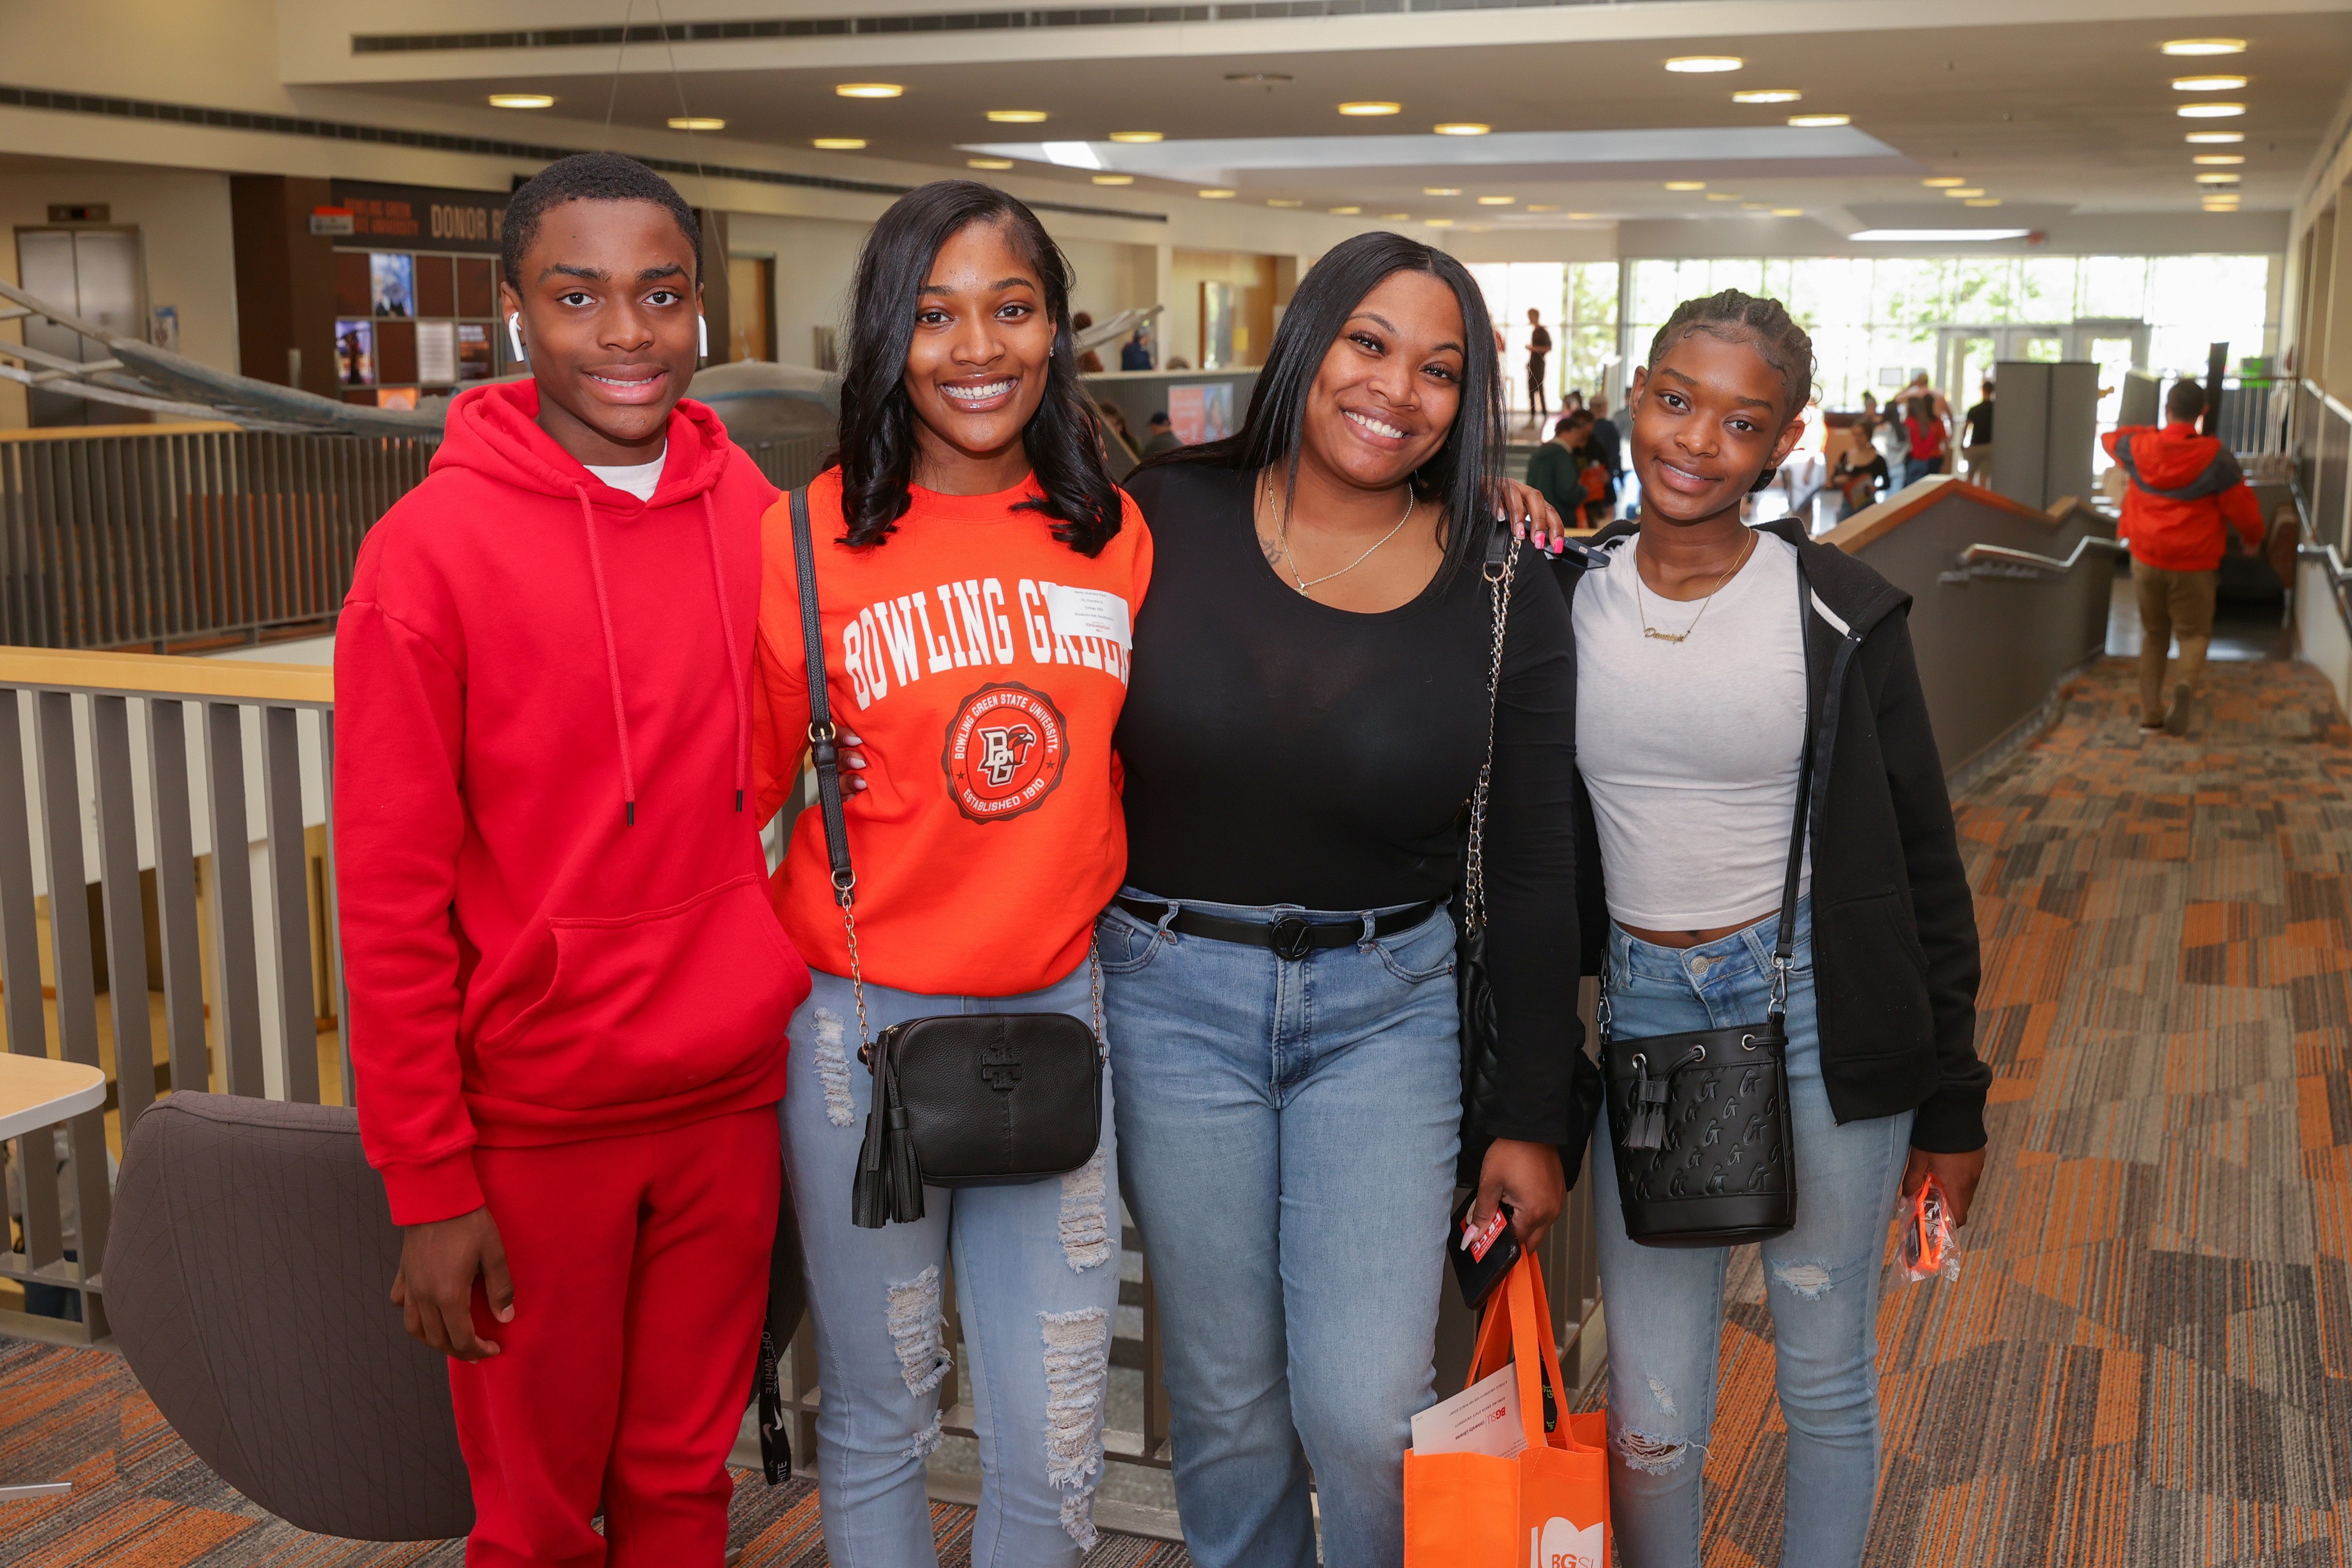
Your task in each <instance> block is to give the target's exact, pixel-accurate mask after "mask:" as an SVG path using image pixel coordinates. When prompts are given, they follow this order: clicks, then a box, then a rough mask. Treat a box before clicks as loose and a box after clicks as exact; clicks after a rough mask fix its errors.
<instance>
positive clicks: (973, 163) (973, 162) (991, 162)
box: [963, 158, 1013, 169]
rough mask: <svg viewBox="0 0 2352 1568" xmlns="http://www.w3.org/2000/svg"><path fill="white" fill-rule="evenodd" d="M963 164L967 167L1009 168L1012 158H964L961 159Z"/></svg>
mask: <svg viewBox="0 0 2352 1568" xmlns="http://www.w3.org/2000/svg"><path fill="white" fill-rule="evenodd" d="M963 165H964V167H965V168H967V169H1009V168H1011V167H1013V160H1012V159H1010V158H966V159H965V160H964V161H963Z"/></svg>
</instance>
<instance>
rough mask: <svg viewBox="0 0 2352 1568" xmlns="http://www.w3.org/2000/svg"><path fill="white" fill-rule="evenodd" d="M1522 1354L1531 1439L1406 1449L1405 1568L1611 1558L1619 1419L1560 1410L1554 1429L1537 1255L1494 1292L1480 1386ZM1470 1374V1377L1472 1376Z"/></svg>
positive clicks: (1562, 1387)
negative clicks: (1502, 1448)
mask: <svg viewBox="0 0 2352 1568" xmlns="http://www.w3.org/2000/svg"><path fill="white" fill-rule="evenodd" d="M1507 1364H1515V1365H1516V1366H1517V1372H1518V1394H1519V1419H1520V1422H1521V1424H1522V1425H1523V1426H1524V1427H1525V1428H1526V1432H1527V1443H1528V1446H1527V1447H1526V1448H1525V1450H1523V1451H1522V1452H1521V1453H1520V1454H1518V1456H1517V1457H1516V1458H1508V1459H1504V1458H1495V1457H1494V1456H1492V1455H1489V1454H1414V1453H1407V1454H1406V1455H1405V1457H1404V1568H1609V1462H1608V1455H1607V1453H1606V1451H1605V1444H1606V1442H1607V1436H1608V1417H1607V1416H1606V1415H1602V1414H1601V1413H1600V1412H1598V1411H1594V1412H1591V1413H1588V1414H1581V1415H1571V1414H1569V1413H1568V1412H1567V1411H1566V1410H1565V1409H1563V1410H1562V1411H1561V1414H1560V1418H1559V1430H1558V1431H1555V1432H1546V1431H1545V1430H1544V1384H1542V1383H1541V1382H1539V1381H1538V1376H1539V1375H1540V1377H1542V1378H1548V1379H1549V1380H1550V1384H1549V1386H1550V1388H1551V1389H1552V1390H1553V1391H1554V1392H1555V1393H1556V1394H1557V1395H1558V1403H1559V1405H1562V1406H1564V1405H1566V1404H1567V1388H1568V1385H1567V1384H1566V1383H1564V1382H1563V1381H1562V1380H1561V1378H1560V1373H1559V1351H1558V1349H1557V1348H1556V1347H1555V1346H1554V1345H1553V1343H1552V1337H1551V1306H1550V1303H1549V1301H1548V1300H1546V1298H1545V1295H1544V1283H1543V1270H1542V1269H1541V1268H1538V1267H1537V1264H1536V1260H1535V1258H1534V1255H1533V1254H1529V1255H1528V1256H1526V1257H1523V1258H1520V1259H1519V1261H1518V1265H1517V1267H1516V1268H1513V1269H1512V1270H1511V1272H1510V1276H1509V1278H1507V1279H1505V1280H1504V1282H1503V1285H1502V1288H1501V1289H1497V1290H1496V1292H1495V1293H1494V1295H1493V1296H1492V1297H1491V1298H1489V1299H1488V1300H1487V1303H1486V1317H1485V1318H1484V1320H1482V1321H1480V1323H1479V1325H1478V1352H1477V1354H1476V1355H1475V1357H1474V1358H1473V1359H1472V1363H1471V1366H1470V1377H1469V1384H1475V1383H1476V1382H1478V1381H1479V1379H1481V1378H1484V1377H1486V1376H1489V1375H1491V1374H1492V1373H1496V1372H1498V1371H1500V1370H1501V1369H1502V1368H1503V1367H1504V1366H1505V1365H1507ZM1469 1384H1465V1387H1466V1386H1468V1385H1469Z"/></svg>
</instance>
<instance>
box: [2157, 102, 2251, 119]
mask: <svg viewBox="0 0 2352 1568" xmlns="http://www.w3.org/2000/svg"><path fill="white" fill-rule="evenodd" d="M2245 111H2246V106H2245V105H2244V104H2242V103H2184V104H2182V105H2181V106H2180V107H2179V108H2178V109H2176V110H2173V111H2172V112H2173V113H2175V114H2178V115H2179V116H2180V118H2181V119H2183V120H2228V119H2230V118H2231V117H2232V116H2234V115H2240V114H2243V113H2244V112H2245Z"/></svg>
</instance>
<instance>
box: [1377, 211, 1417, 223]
mask: <svg viewBox="0 0 2352 1568" xmlns="http://www.w3.org/2000/svg"><path fill="white" fill-rule="evenodd" d="M1381 222H1382V223H1411V222H1412V214H1411V213H1382V214H1381Z"/></svg>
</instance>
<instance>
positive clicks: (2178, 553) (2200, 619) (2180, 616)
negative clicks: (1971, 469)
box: [2100, 377, 2263, 735]
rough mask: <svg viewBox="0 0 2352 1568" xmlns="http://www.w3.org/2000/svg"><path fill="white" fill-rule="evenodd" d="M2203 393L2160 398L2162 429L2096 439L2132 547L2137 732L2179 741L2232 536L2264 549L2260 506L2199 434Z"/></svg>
mask: <svg viewBox="0 0 2352 1568" xmlns="http://www.w3.org/2000/svg"><path fill="white" fill-rule="evenodd" d="M2204 412H2205V389H2204V388H2203V387H2201V386H2200V385H2198V384H2196V383H2195V382H2193V381H2190V380H2189V379H2187V378H2186V377H2183V378H2182V379H2181V380H2179V381H2176V382H2174V383H2173V384H2172V390H2171V391H2170V392H2168V393H2167V394H2165V397H2164V419H2165V423H2164V427H2163V428H2162V429H2151V428H2150V427H2149V426H2145V425H2127V426H2124V427H2123V428H2122V429H2120V430H2112V431H2109V432H2108V433H2107V434H2106V435H2105V436H2103V437H2100V442H2101V444H2102V445H2104V446H2105V447H2106V449H2107V455H2108V456H2110V457H2112V458H2115V460H2116V467H2117V468H2121V469H2122V470H2123V471H2124V477H2125V479H2126V482H2127V484H2128V485H2129V487H2130V488H2129V489H2126V490H2125V491H2124V514H2123V521H2122V522H2121V523H2120V524H2118V525H2117V527H2116V537H2117V538H2119V539H2121V540H2123V541H2124V542H2125V543H2126V544H2128V545H2130V546H2131V558H2132V587H2133V589H2134V590H2135V591H2136V592H2137V595H2138V598H2139V626H2140V646H2139V727H2140V732H2141V733H2143V734H2147V733H2150V732H2152V731H2159V730H2161V731H2169V732H2170V733H2172V734H2175V735H2185V734H2187V733H2188V732H2189V730H2190V729H2191V728H2192V727H2193V725H2194V723H2195V721H2196V713H2195V710H2194V704H2195V703H2196V700H2197V694H2198V692H2199V690H2200V685H2201V682H2202V681H2203V679H2204V675H2205V648H2206V645H2207V644H2208V643H2209V642H2210V641H2211V640H2212V637H2213V595H2214V591H2215V589H2216V587H2217V586H2218V585H2219V584H2220V582H2221V556H2222V552H2224V551H2225V550H2226V549H2227V548H2228V545H2229V533H2230V530H2231V528H2232V527H2234V528H2236V529H2237V531H2238V532H2239V534H2240V536H2241V537H2242V538H2243V539H2244V540H2245V542H2246V549H2247V551H2248V552H2249V553H2252V552H2258V551H2260V550H2261V549H2262V547H2263V509H2262V503H2261V502H2259V501H2257V500H2255V499H2254V492H2253V488H2252V486H2250V485H2248V484H2247V483H2246V481H2245V477H2244V476H2243V475H2242V474H2241V473H2240V472H2239V471H2238V459H2237V458H2236V456H2235V455H2234V454H2232V453H2231V451H2230V449H2229V448H2228V447H2224V446H2223V445H2222V444H2221V441H2220V440H2218V439H2217V438H2215V437H2211V436H2200V435H2199V434H2198V433H2197V420H2198V418H2199V416H2201V415H2202V414H2203V413H2204ZM2176 636H2178V637H2179V638H2180V670H2179V680H2178V682H2177V683H2176V684H2175V685H2174V687H2173V689H2172V706H2171V708H2170V709H2169V710H2168V709H2167V708H2166V707H2165V705H2164V684H2165V680H2164V677H2165V658H2166V656H2167V654H2168V651H2169V648H2170V644H2171V642H2172V639H2173V637H2176Z"/></svg>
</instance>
